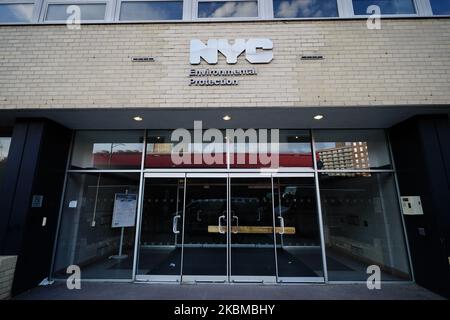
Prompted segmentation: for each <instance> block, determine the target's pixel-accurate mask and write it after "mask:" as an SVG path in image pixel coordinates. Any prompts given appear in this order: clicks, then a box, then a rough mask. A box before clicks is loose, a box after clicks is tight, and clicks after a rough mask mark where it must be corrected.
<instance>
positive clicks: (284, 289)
mask: <svg viewBox="0 0 450 320" xmlns="http://www.w3.org/2000/svg"><path fill="white" fill-rule="evenodd" d="M15 299H18V300H104V299H106V300H440V299H443V298H442V297H440V296H438V295H436V294H434V293H432V292H430V291H428V290H426V289H424V288H422V287H420V286H418V285H416V284H413V283H408V284H382V286H381V289H380V290H368V289H367V287H366V285H365V284H326V285H325V284H301V285H299V284H295V285H294V284H291V285H289V284H288V285H258V284H182V285H180V284H155V283H153V284H147V283H111V282H109V283H106V282H85V283H82V284H81V289H80V290H68V289H67V287H66V283H65V282H64V281H60V282H55V283H53V284H52V285H49V286H41V287H37V288H35V289H32V290H30V291H28V292H25V293H23V294H21V295H19V296H16V297H15Z"/></svg>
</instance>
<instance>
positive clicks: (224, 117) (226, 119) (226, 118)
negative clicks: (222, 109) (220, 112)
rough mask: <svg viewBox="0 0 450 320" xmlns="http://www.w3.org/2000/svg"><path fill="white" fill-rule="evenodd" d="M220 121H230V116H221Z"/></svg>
mask: <svg viewBox="0 0 450 320" xmlns="http://www.w3.org/2000/svg"><path fill="white" fill-rule="evenodd" d="M222 119H223V120H225V121H229V120H231V116H229V115H225V116H223V118H222Z"/></svg>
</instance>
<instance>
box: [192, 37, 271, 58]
mask: <svg viewBox="0 0 450 320" xmlns="http://www.w3.org/2000/svg"><path fill="white" fill-rule="evenodd" d="M272 49H273V43H272V40H270V39H264V38H257V39H248V40H247V41H245V39H235V40H234V43H233V44H230V43H229V42H228V40H227V39H209V40H208V41H207V43H206V44H204V43H203V42H202V41H201V40H199V39H192V40H191V46H190V57H189V61H190V63H191V64H200V61H201V59H203V60H205V61H206V62H207V63H208V64H217V61H218V55H219V52H220V53H221V54H222V55H223V56H225V58H226V61H227V63H228V64H235V63H237V58H238V57H239V56H240V55H241V54H242V53H243V52H244V51H245V59H247V61H248V62H250V63H269V62H270V61H272V59H273V52H272Z"/></svg>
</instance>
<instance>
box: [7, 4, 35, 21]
mask: <svg viewBox="0 0 450 320" xmlns="http://www.w3.org/2000/svg"><path fill="white" fill-rule="evenodd" d="M33 8H34V4H33V3H8V4H0V22H30V21H31V19H32V17H33Z"/></svg>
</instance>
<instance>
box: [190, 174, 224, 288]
mask: <svg viewBox="0 0 450 320" xmlns="http://www.w3.org/2000/svg"><path fill="white" fill-rule="evenodd" d="M189 178H191V179H196V178H210V179H224V180H225V187H226V190H227V191H226V195H225V197H226V204H227V205H226V211H227V213H226V217H227V223H228V212H229V207H228V198H229V193H228V180H229V179H228V174H227V173H220V172H211V173H206V172H202V173H200V172H199V173H196V172H186V177H185V195H186V192H187V188H188V185H187V179H189ZM185 207H186V203H184V209H183V251H184V247H185V245H184V236H185V229H184V226H185V223H184V222H185V218H186V212H185ZM227 225H228V224H227ZM182 258H183V261H184V255H183V256H182ZM228 259H229V246H228V227H227V232H226V264H227V265H226V274H225V275H223V276H218V275H214V276H211V275H189V274H184V272H183V269H181V282H183V283H193V282H194V283H201V282H227V281H228V275H229V269H228Z"/></svg>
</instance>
